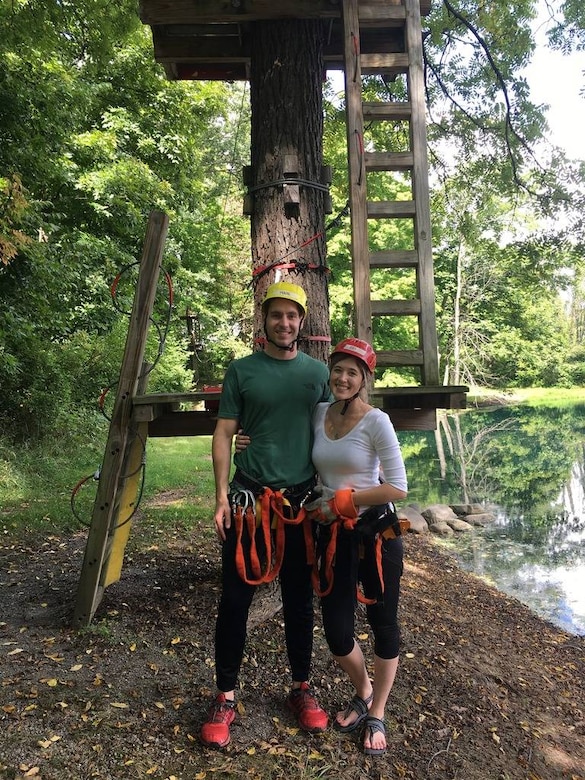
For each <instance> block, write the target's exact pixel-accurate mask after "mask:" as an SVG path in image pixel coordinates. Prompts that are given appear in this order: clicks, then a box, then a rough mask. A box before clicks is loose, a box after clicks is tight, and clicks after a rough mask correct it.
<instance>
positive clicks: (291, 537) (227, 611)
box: [215, 523, 313, 691]
mask: <svg viewBox="0 0 585 780" xmlns="http://www.w3.org/2000/svg"><path fill="white" fill-rule="evenodd" d="M226 534H227V538H226V540H225V542H224V543H223V548H222V594H221V598H220V602H219V611H218V615H217V622H216V626H215V669H216V680H217V687H218V688H219V690H220V691H231V690H233V689H234V688H235V687H236V684H237V680H238V673H239V671H240V666H241V663H242V657H243V655H244V646H245V643H246V624H247V621H248V612H249V609H250V605H251V603H252V598H253V596H254V593H255V592H256V588H257V587H258V586H256V585H248V584H247V583H245V582H244V581H243V580H242V579H241V578H240V576H239V574H238V572H237V569H236V563H235V552H236V533H235V529H234V524H233V523H232V525H231V527H230V528H229V529H227V532H226ZM257 541H258V543H259V544H260V540H259V539H258V540H257ZM280 590H281V594H282V606H283V617H284V631H285V640H286V649H287V653H288V659H289V664H290V668H291V673H292V679H293V680H295V681H297V682H303V681H305V680H308V679H309V673H310V668H311V656H312V652H313V588H312V585H311V567H310V566H308V565H307V553H306V548H305V539H304V535H303V528H302V525H286V526H285V548H284V559H283V562H282V568H281V570H280Z"/></svg>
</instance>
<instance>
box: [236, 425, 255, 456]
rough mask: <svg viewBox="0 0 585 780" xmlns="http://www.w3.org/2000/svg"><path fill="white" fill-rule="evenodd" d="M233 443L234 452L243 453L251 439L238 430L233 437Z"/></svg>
mask: <svg viewBox="0 0 585 780" xmlns="http://www.w3.org/2000/svg"><path fill="white" fill-rule="evenodd" d="M235 442H236V444H235V448H236V452H243V451H244V450H245V449H246V447H247V446H248V445H249V444H251V442H252V439H251V438H250V437H249V436H247V435H246V434H245V433H244V430H243V428H239V429H238V432H237V433H236V436H235Z"/></svg>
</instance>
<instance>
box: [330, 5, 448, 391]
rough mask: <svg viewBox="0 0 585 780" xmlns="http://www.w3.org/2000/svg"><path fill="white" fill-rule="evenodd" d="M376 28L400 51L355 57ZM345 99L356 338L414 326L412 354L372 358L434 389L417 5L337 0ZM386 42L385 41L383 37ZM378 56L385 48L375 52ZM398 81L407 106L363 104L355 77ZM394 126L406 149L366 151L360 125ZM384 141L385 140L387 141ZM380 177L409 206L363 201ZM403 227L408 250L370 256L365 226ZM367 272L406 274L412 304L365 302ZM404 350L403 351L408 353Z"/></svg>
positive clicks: (388, 353)
mask: <svg viewBox="0 0 585 780" xmlns="http://www.w3.org/2000/svg"><path fill="white" fill-rule="evenodd" d="M366 28H367V29H368V32H370V31H371V28H376V32H377V34H378V38H379V40H380V41H383V40H384V29H385V28H387V29H388V32H389V33H390V32H391V33H392V34H393V35H394V36H396V30H397V28H400V29H401V30H402V31H403V37H404V45H403V47H396V48H403V51H397V52H388V51H385V52H380V53H378V54H376V53H367V54H366V53H361V50H360V33H362V34H363V31H364V30H365V29H366ZM343 29H344V59H345V62H344V65H345V96H346V115H347V116H346V119H347V146H348V161H349V178H350V184H349V203H350V211H351V249H352V265H353V280H354V282H353V283H354V303H355V327H354V330H355V335H356V336H357V337H358V338H362V339H365V340H366V341H368V342H370V343H372V341H373V337H374V328H373V326H374V323H375V318H377V317H387V316H393V317H408V318H412V319H413V320H414V318H416V329H417V331H418V344H417V345H414V341H413V347H414V348H408V349H393V350H378V349H377V354H378V365H379V366H382V367H391V366H393V367H409V366H411V367H415V370H416V371H419V372H420V383H421V385H423V386H428V385H434V386H436V385H439V362H438V347H437V331H436V323H435V291H434V277H433V259H432V246H431V219H430V205H429V183H428V160H427V139H426V121H425V93H424V74H423V54H422V30H421V17H420V0H394V1H393V2H392V0H365V1H363V0H343ZM388 37H389V36H388ZM380 48H386V49H387V48H388V47H387V46H386V47H382V45H381V46H380ZM399 74H404V76H405V81H406V92H407V99H406V100H404V101H400V102H398V101H395V102H367V101H364V99H363V89H364V88H363V80H362V76H371V75H380V76H382V77H383V78H385V79H388V78H390V79H393V78H395V77H396V76H397V75H399ZM374 122H394V123H396V122H400V123H403V126H404V125H407V127H408V134H407V135H408V139H409V143H408V145H409V148H408V149H406V150H404V149H402V150H400V151H393V150H387V149H383V150H378V149H375V150H374V149H372V148H369V146H370V145H369V144H368V145H366V144H365V142H364V123H368V124H369V123H374ZM388 135H391V134H388ZM381 171H393V172H401V173H402V174H406V175H407V176H410V184H411V199H409V200H394V201H380V200H377V201H376V200H368V177H370V179H371V178H372V177H371V175H372V174H373V173H376V172H381ZM383 219H392V220H408V221H410V223H411V226H412V235H413V246H412V247H409V248H407V249H396V248H391V247H388V248H387V249H384V250H383V251H376V252H372V251H370V246H369V243H370V242H369V237H368V221H370V220H383ZM374 269H412V272H413V273H414V275H415V288H416V296H415V297H413V298H412V299H410V300H372V299H371V277H370V272H371V271H372V270H374ZM409 346H410V345H409Z"/></svg>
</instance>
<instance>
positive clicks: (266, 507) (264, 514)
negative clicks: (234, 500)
mask: <svg viewBox="0 0 585 780" xmlns="http://www.w3.org/2000/svg"><path fill="white" fill-rule="evenodd" d="M285 506H286V507H287V508H290V509H291V512H292V508H291V505H290V502H289V501H288V499H286V497H285V496H284V495H283V493H282V492H281V491H280V490H276V491H275V490H272V489H271V488H269V487H266V488H264V490H263V491H262V493H261V495H260V496H259V497H258V499H257V501H256V512H254V509H253V508H252V507H251V506H247V507H246V508H245V509H243V508H242V507H241V506H237V507H236V508H235V510H234V513H233V519H234V523H235V527H236V568H237V571H238V574H239V575H240V577H241V579H242V580H243V581H244V582H246V583H247V584H248V585H262V584H265V583H268V582H272V581H273V580H274V579H276V577H277V576H278V574H279V573H280V569H281V567H282V561H283V559H284V547H285V526H286V524H290V525H299V524H300V523H302V524H303V533H304V538H305V546H306V548H307V561H308V562H310V560H309V559H310V558H311V554H310V551H311V550H312V546H313V542H312V533H311V522H310V521H309V519H308V517H307V513H306V511H305V509H304V508H302V507H301V509H300V511H299V513H298V514H297V515H295V516H292V517H291V516H287V514H288V513H285ZM258 510H259V512H258ZM258 529H260V531H261V534H260V536H261V539H262V543H263V546H264V551H263V557H264V566H262V564H261V563H260V555H259V553H258V545H257V541H256V533H257V531H258ZM244 531H245V532H246V534H247V538H248V540H249V545H250V549H249V552H248V553H246V552H245V545H244V541H243V537H244ZM246 558H247V559H248V560H246ZM248 567H249V571H250V574H249V573H248Z"/></svg>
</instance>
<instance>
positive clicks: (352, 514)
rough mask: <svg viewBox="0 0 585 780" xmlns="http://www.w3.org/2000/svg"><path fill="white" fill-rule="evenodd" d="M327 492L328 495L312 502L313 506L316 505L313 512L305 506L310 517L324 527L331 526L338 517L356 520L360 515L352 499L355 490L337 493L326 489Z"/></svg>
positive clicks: (346, 489) (337, 491)
mask: <svg viewBox="0 0 585 780" xmlns="http://www.w3.org/2000/svg"><path fill="white" fill-rule="evenodd" d="M326 490H327V495H326V494H325V493H323V495H322V496H321V497H320V498H319V499H318V500H317V501H316V502H314V501H312V502H311V504H312V505H313V504H316V506H315V507H314V508H313V509H312V511H311V510H310V509H309V506H308V505H307V504H305V507H306V509H307V510H309V517H310V518H311V519H312V520H316V521H317V522H318V523H321V524H322V525H330V524H331V523H332V522H333V521H334V520H337V518H338V517H343V518H349V519H350V520H355V518H356V517H357V516H358V515H357V508H356V506H355V504H354V503H353V499H352V493H353V490H351V489H350V488H343V489H342V490H335V491H332V490H331V488H326ZM331 494H332V495H331Z"/></svg>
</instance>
